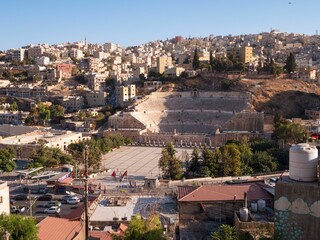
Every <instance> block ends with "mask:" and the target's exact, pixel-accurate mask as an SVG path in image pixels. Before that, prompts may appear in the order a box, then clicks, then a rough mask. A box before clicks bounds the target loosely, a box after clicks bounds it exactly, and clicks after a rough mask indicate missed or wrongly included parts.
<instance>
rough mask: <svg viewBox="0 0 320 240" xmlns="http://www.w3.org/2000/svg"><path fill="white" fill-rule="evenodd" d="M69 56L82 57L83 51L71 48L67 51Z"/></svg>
mask: <svg viewBox="0 0 320 240" xmlns="http://www.w3.org/2000/svg"><path fill="white" fill-rule="evenodd" d="M69 56H70V57H71V58H75V59H82V58H83V57H84V54H83V51H82V50H80V49H76V48H71V49H70V51H69Z"/></svg>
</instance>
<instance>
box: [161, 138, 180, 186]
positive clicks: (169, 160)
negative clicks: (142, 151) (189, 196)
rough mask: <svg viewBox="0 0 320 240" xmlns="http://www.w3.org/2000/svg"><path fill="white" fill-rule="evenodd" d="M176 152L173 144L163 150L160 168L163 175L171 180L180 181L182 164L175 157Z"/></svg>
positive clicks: (168, 144) (169, 143)
mask: <svg viewBox="0 0 320 240" xmlns="http://www.w3.org/2000/svg"><path fill="white" fill-rule="evenodd" d="M175 153H176V150H175V149H174V147H173V145H172V143H171V142H168V143H167V145H166V146H165V147H164V148H163V149H162V152H161V157H160V159H159V168H160V169H161V171H162V173H163V174H164V175H165V176H167V177H169V178H170V179H174V180H176V179H180V178H181V176H182V162H181V161H180V159H178V158H177V157H176V155H175Z"/></svg>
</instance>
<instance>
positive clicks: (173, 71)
mask: <svg viewBox="0 0 320 240" xmlns="http://www.w3.org/2000/svg"><path fill="white" fill-rule="evenodd" d="M184 71H185V69H184V68H183V67H172V68H167V69H166V71H165V73H166V74H167V75H168V76H169V77H173V78H175V77H179V76H180V75H181V73H183V72H184Z"/></svg>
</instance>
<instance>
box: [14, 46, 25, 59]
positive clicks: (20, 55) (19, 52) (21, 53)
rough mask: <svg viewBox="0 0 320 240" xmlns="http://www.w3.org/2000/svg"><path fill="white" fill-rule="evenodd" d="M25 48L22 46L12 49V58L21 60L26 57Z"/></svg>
mask: <svg viewBox="0 0 320 240" xmlns="http://www.w3.org/2000/svg"><path fill="white" fill-rule="evenodd" d="M26 53H27V50H26V49H24V48H20V49H18V50H15V51H13V55H12V60H15V61H18V62H22V61H23V60H24V58H25V57H26Z"/></svg>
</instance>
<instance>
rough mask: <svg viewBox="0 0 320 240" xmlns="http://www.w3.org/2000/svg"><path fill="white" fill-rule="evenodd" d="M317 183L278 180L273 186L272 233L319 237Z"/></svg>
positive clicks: (282, 236)
mask: <svg viewBox="0 0 320 240" xmlns="http://www.w3.org/2000/svg"><path fill="white" fill-rule="evenodd" d="M319 199H320V186H319V185H318V184H317V183H301V182H295V181H290V180H288V181H287V182H285V181H279V182H277V184H276V188H275V236H276V237H278V238H279V239H290V240H298V239H308V240H316V239H319V236H320V200H319Z"/></svg>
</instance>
